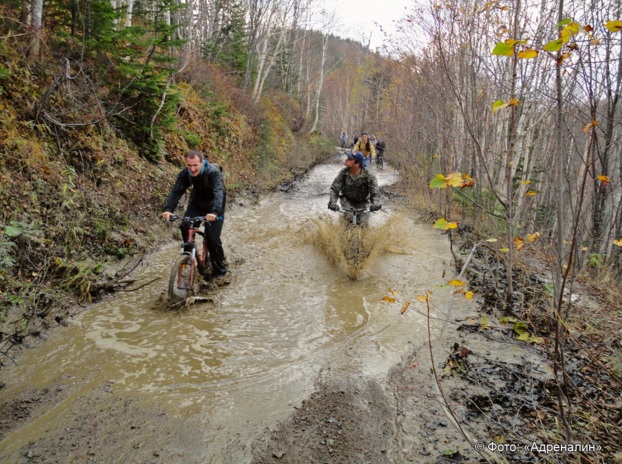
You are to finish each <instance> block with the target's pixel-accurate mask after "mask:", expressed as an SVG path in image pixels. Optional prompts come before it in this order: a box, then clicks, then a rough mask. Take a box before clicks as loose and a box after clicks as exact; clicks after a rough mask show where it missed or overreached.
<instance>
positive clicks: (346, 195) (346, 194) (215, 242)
mask: <svg viewBox="0 0 622 464" xmlns="http://www.w3.org/2000/svg"><path fill="white" fill-rule="evenodd" d="M355 148H356V149H354V150H352V151H350V152H348V153H347V156H346V159H345V161H344V163H343V164H344V165H345V167H344V168H343V169H341V170H340V171H339V174H337V177H336V178H335V180H334V181H333V183H332V184H331V187H330V201H329V203H328V207H329V209H331V210H333V211H339V210H340V206H339V204H338V202H341V207H342V208H343V209H344V210H347V211H346V219H348V220H349V221H350V222H352V216H353V213H352V209H356V210H366V211H364V212H362V214H361V217H360V222H359V224H360V225H367V224H368V222H369V212H370V211H372V212H373V211H378V210H379V209H380V208H381V204H380V190H379V188H378V180H377V179H376V176H375V175H374V174H373V173H371V172H370V171H369V170H368V169H367V166H366V159H365V155H366V154H368V155H370V156H371V154H374V153H375V150H374V146H373V144H372V143H371V142H370V141H369V140H368V139H367V134H365V133H363V134H362V135H361V139H360V140H359V143H358V144H357V145H355ZM185 162H186V166H185V167H184V168H183V169H182V170H181V171H180V172H179V174H178V175H177V179H176V180H175V184H174V185H173V187H172V189H171V191H170V193H169V195H168V197H167V200H166V205H165V207H164V212H163V213H162V217H163V218H164V219H165V220H166V221H167V222H168V221H170V219H171V216H173V213H174V211H175V209H176V208H177V206H178V204H179V201H180V200H181V198H182V196H183V195H184V193H186V191H187V190H188V189H192V192H191V194H190V198H189V201H188V206H187V208H186V212H185V213H184V215H185V216H187V217H188V216H189V217H199V216H204V217H205V220H206V221H207V222H208V224H209V226H206V227H205V240H206V242H207V248H208V251H209V257H210V262H211V267H212V277H221V276H225V275H226V274H227V271H228V269H227V261H226V258H225V252H224V249H223V246H222V241H221V234H222V229H223V224H224V218H225V206H226V192H225V187H224V182H223V176H222V170H221V169H220V167H219V166H218V165H216V164H212V163H209V162H208V161H207V159H206V158H205V156H204V155H203V153H201V152H200V151H198V150H189V151H188V152H187V153H186V157H185ZM368 206H369V209H368V210H367V207H368ZM180 228H181V235H182V240H183V241H184V242H187V241H188V234H189V228H190V225H189V224H187V223H182V225H181V226H180Z"/></svg>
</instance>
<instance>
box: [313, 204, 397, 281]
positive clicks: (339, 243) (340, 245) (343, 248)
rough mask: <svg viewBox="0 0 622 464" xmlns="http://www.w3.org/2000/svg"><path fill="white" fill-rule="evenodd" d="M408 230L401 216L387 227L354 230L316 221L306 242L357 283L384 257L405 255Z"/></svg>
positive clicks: (374, 226)
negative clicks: (396, 254)
mask: <svg viewBox="0 0 622 464" xmlns="http://www.w3.org/2000/svg"><path fill="white" fill-rule="evenodd" d="M406 232H407V226H406V223H405V221H404V218H403V217H402V216H400V215H397V214H396V215H392V216H390V217H389V218H388V219H387V221H386V222H384V224H380V225H373V223H372V225H370V226H369V227H352V226H350V225H348V224H346V223H345V221H344V220H343V218H342V219H340V220H338V221H333V220H331V218H329V219H327V218H325V217H322V218H319V219H317V220H315V221H313V228H310V229H309V232H308V234H307V240H308V242H309V243H312V244H313V245H314V246H315V247H316V248H317V249H318V250H319V251H321V252H322V253H323V254H324V255H325V256H326V257H327V258H328V260H329V262H330V263H331V264H332V265H333V266H335V267H337V268H339V269H340V270H341V271H342V272H344V273H345V274H346V275H347V276H348V277H349V278H350V279H352V280H358V279H360V278H362V277H363V276H364V275H365V271H366V270H367V269H368V268H369V267H370V266H371V265H372V264H373V263H374V262H375V261H376V260H377V259H378V258H379V257H381V256H382V255H384V254H385V253H404V252H403V250H404V248H403V245H404V242H405V239H404V237H407V236H408V234H407V233H406Z"/></svg>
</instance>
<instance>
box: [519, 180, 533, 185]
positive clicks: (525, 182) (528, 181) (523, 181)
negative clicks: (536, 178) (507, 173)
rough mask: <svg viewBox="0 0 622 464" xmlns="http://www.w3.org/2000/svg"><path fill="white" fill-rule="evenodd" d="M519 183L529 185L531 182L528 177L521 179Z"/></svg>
mask: <svg viewBox="0 0 622 464" xmlns="http://www.w3.org/2000/svg"><path fill="white" fill-rule="evenodd" d="M520 183H521V184H523V185H529V184H531V181H530V180H529V179H527V180H521V182H520Z"/></svg>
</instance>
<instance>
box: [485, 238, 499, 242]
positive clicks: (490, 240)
mask: <svg viewBox="0 0 622 464" xmlns="http://www.w3.org/2000/svg"><path fill="white" fill-rule="evenodd" d="M486 241H487V242H490V243H495V242H496V241H497V239H496V238H494V237H491V238H487V239H486Z"/></svg>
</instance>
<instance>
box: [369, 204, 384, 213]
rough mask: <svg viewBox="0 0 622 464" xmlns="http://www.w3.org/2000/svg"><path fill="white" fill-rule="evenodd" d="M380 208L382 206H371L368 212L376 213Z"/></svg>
mask: <svg viewBox="0 0 622 464" xmlns="http://www.w3.org/2000/svg"><path fill="white" fill-rule="evenodd" d="M380 208H382V205H371V206H370V207H369V210H370V211H371V212H374V211H378V210H379V209H380Z"/></svg>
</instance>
